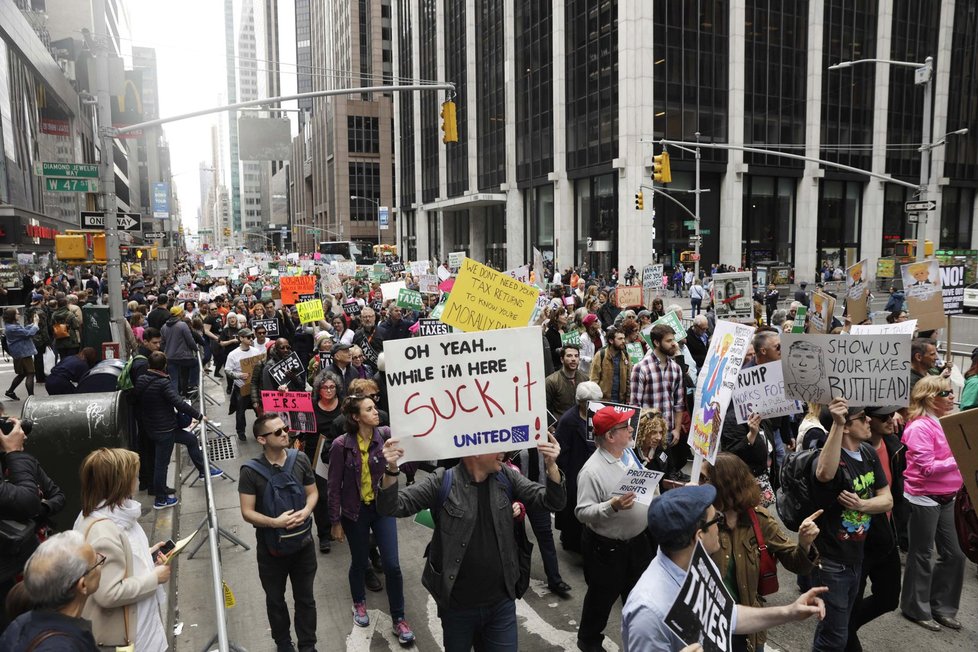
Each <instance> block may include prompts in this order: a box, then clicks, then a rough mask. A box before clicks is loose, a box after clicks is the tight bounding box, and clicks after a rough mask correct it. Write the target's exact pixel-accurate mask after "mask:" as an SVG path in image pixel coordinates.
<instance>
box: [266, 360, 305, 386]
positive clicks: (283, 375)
mask: <svg viewBox="0 0 978 652" xmlns="http://www.w3.org/2000/svg"><path fill="white" fill-rule="evenodd" d="M268 373H269V374H270V375H271V377H272V380H274V381H275V386H276V387H281V386H282V385H288V384H289V380H290V379H292V378H300V377H302V378H305V375H306V369H305V367H303V366H302V361H301V360H299V356H298V355H297V354H296V352H295V351H293V352H292V353H290V354H289V357H287V358H284V359H282V360H279V361H277V362H274V363H272V364H271V365H269V367H268Z"/></svg>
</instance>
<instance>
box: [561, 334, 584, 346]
mask: <svg viewBox="0 0 978 652" xmlns="http://www.w3.org/2000/svg"><path fill="white" fill-rule="evenodd" d="M568 344H571V345H573V346H580V345H581V332H580V331H570V332H568V333H561V334H560V346H561V347H564V346H567V345H568Z"/></svg>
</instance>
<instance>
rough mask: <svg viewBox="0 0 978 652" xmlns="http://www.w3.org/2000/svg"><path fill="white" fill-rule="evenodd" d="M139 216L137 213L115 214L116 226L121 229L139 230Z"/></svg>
mask: <svg viewBox="0 0 978 652" xmlns="http://www.w3.org/2000/svg"><path fill="white" fill-rule="evenodd" d="M141 217H142V216H141V215H140V214H139V213H120V214H118V215H116V216H115V220H116V228H117V229H120V230H122V231H139V230H140V218H141Z"/></svg>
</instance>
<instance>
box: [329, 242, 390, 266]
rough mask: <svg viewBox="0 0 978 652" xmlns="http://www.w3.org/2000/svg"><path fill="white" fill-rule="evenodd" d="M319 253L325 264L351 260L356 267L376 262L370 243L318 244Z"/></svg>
mask: <svg viewBox="0 0 978 652" xmlns="http://www.w3.org/2000/svg"><path fill="white" fill-rule="evenodd" d="M319 253H320V254H321V255H322V257H323V260H324V261H326V262H332V261H334V260H352V261H355V262H356V264H357V265H373V264H374V262H376V260H377V258H376V256H374V255H373V245H372V243H370V242H364V241H359V240H338V241H330V242H320V243H319Z"/></svg>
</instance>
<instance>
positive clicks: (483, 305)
mask: <svg viewBox="0 0 978 652" xmlns="http://www.w3.org/2000/svg"><path fill="white" fill-rule="evenodd" d="M539 294H540V292H539V290H537V288H535V287H532V286H529V285H526V284H525V283H520V282H519V281H517V280H516V279H513V278H510V277H509V276H506V275H505V274H500V273H499V272H497V271H496V270H494V269H492V268H491V267H487V266H485V265H483V264H481V263H477V262H476V261H474V260H472V259H471V258H466V259H465V260H463V261H462V267H461V268H460V270H459V274H458V278H457V279H456V280H455V285H454V286H453V287H452V293H451V294H450V295H449V297H448V301H447V302H446V303H445V309H444V312H443V313H442V315H441V320H442V321H443V322H445V323H446V324H449V325H451V326H454V327H456V328H458V329H460V330H463V331H465V332H467V333H468V332H472V331H488V330H495V329H499V328H520V327H525V326H526V324H527V323H528V322H529V321H530V315H531V314H532V313H533V307H534V306H535V305H536V301H537V296H539Z"/></svg>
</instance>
